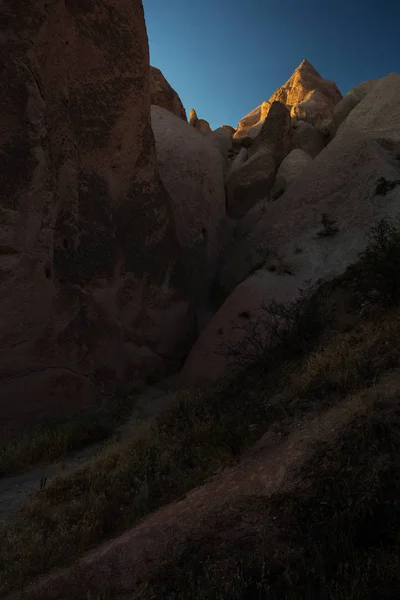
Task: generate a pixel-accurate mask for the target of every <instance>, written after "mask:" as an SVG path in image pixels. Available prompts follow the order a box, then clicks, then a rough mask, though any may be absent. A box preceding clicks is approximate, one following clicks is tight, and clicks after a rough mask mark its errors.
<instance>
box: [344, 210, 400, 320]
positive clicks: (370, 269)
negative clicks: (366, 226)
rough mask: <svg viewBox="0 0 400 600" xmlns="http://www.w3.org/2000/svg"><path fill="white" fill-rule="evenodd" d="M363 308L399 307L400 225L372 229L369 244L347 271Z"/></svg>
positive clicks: (383, 220) (380, 225) (381, 223)
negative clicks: (367, 306) (378, 306)
mask: <svg viewBox="0 0 400 600" xmlns="http://www.w3.org/2000/svg"><path fill="white" fill-rule="evenodd" d="M348 274H349V275H350V280H351V282H352V285H353V288H354V291H355V292H356V295H357V298H358V302H359V303H360V304H362V305H364V306H365V305H372V306H377V305H381V306H384V307H386V308H389V307H391V306H398V305H399V304H400V225H397V224H392V223H389V222H388V221H386V220H385V219H382V220H380V221H379V222H378V223H377V225H375V226H374V227H372V229H371V230H370V232H369V234H368V244H367V246H366V248H365V250H363V251H362V252H361V253H360V254H359V260H358V262H357V263H356V264H355V265H352V266H351V267H350V268H349V269H348Z"/></svg>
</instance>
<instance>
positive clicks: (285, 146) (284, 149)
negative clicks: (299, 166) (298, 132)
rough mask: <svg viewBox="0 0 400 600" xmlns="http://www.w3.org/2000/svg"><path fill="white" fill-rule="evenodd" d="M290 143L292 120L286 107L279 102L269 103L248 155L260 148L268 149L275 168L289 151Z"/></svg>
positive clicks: (253, 153) (255, 152)
mask: <svg viewBox="0 0 400 600" xmlns="http://www.w3.org/2000/svg"><path fill="white" fill-rule="evenodd" d="M291 144H292V121H291V118H290V114H289V111H288V109H287V108H286V106H285V105H284V104H282V103H281V102H273V103H272V104H271V107H270V110H269V112H268V115H267V116H266V118H265V120H264V122H263V124H262V126H261V129H260V132H259V133H258V135H257V137H256V138H255V140H254V142H253V144H252V145H251V148H250V149H249V157H251V156H253V155H255V154H257V153H258V152H259V151H260V150H262V151H263V152H265V150H269V152H271V154H272V155H273V157H274V160H275V167H276V169H277V168H278V167H279V165H280V164H281V162H282V160H283V159H284V158H285V156H286V155H287V154H288V153H289V152H290V149H291Z"/></svg>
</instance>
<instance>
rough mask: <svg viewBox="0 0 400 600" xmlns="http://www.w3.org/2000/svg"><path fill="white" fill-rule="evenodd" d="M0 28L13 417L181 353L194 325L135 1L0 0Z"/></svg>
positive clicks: (6, 405)
mask: <svg viewBox="0 0 400 600" xmlns="http://www.w3.org/2000/svg"><path fill="white" fill-rule="evenodd" d="M0 35H1V46H2V69H1V82H0V102H1V106H2V119H1V125H0V127H1V137H0V190H1V194H0V314H1V320H0V338H1V349H0V398H1V401H0V427H2V426H7V427H12V426H13V425H15V424H18V425H23V424H26V423H27V422H30V423H33V422H36V421H38V420H40V419H41V418H42V417H43V416H54V415H61V414H65V413H67V412H69V411H71V410H76V409H81V408H83V407H85V406H88V405H89V404H93V403H96V402H97V401H99V398H100V392H101V391H104V392H106V393H113V392H115V391H124V390H127V389H131V388H132V386H133V385H136V384H137V383H138V382H140V381H142V382H143V381H144V380H145V379H146V377H147V376H150V375H151V376H156V375H158V374H162V373H164V372H165V371H166V370H168V369H170V368H176V366H177V365H178V364H179V361H180V360H181V358H180V357H182V356H183V355H184V354H185V352H186V351H187V347H188V341H189V340H191V338H190V336H191V335H192V333H193V331H192V322H191V316H190V309H189V304H188V301H187V299H186V291H185V290H184V289H183V283H182V282H183V281H184V280H185V275H184V272H183V271H182V268H181V266H180V254H181V252H180V249H179V245H178V242H177V239H176V236H175V233H174V224H173V220H172V215H171V214H170V206H169V198H168V196H167V193H166V191H165V189H164V187H163V185H162V183H161V180H160V178H159V175H158V171H157V166H156V155H155V148H154V139H153V135H152V131H151V125H150V100H149V98H150V90H149V72H150V66H149V56H148V45H147V35H146V29H145V23H144V15H143V7H142V3H141V1H140V0H121V1H120V2H118V4H116V3H115V2H102V3H98V4H96V5H94V4H93V3H90V5H89V4H88V3H87V2H77V1H75V0H65V2H64V1H63V2H61V0H54V2H52V3H47V4H46V3H37V2H34V1H33V0H26V1H25V2H24V6H23V10H22V8H21V6H20V4H19V3H18V2H16V3H10V2H7V3H6V7H5V8H4V7H3V8H2V29H1V34H0ZM179 122H181V121H179Z"/></svg>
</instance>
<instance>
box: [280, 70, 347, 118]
mask: <svg viewBox="0 0 400 600" xmlns="http://www.w3.org/2000/svg"><path fill="white" fill-rule="evenodd" d="M341 98H342V94H341V93H340V91H339V90H338V88H337V86H336V84H335V83H334V82H333V81H328V80H327V79H323V78H322V77H321V75H320V74H319V73H318V72H317V71H316V70H315V69H314V67H313V66H312V64H311V63H310V62H309V61H308V60H303V61H302V62H301V64H300V65H299V66H298V67H297V69H296V70H295V71H294V73H293V75H292V76H291V77H290V79H288V81H287V82H286V83H285V84H284V85H283V86H282V87H280V88H278V89H277V90H276V92H275V93H274V94H273V95H272V96H271V98H270V99H269V102H270V103H272V102H275V101H278V102H282V103H283V104H286V106H287V107H288V109H289V110H290V114H291V116H292V117H293V118H295V119H299V120H303V121H308V122H311V123H314V124H315V123H317V122H319V121H322V120H325V119H330V118H331V117H332V112H333V109H334V106H335V105H336V104H337V103H338V102H339V101H340V100H341Z"/></svg>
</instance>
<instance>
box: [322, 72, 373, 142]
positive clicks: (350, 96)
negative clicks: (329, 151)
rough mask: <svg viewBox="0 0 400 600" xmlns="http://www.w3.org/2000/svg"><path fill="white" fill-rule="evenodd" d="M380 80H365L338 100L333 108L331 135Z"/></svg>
mask: <svg viewBox="0 0 400 600" xmlns="http://www.w3.org/2000/svg"><path fill="white" fill-rule="evenodd" d="M378 81H379V79H370V80H369V81H363V82H362V83H360V84H359V85H356V87H354V88H353V89H352V90H350V92H348V93H347V94H346V95H345V96H344V97H343V98H342V99H341V100H340V102H338V103H337V104H336V106H335V108H334V109H333V115H332V120H331V122H330V124H329V132H330V134H331V136H334V135H335V134H336V132H337V130H338V129H339V127H340V125H341V124H342V123H343V121H344V120H345V119H346V118H347V117H348V115H349V114H350V113H351V111H352V110H353V108H355V107H356V106H357V104H359V103H360V102H361V100H363V99H364V98H365V96H366V95H367V93H368V92H369V91H370V90H371V89H372V88H373V86H374V85H375V84H376V83H377V82H378Z"/></svg>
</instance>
